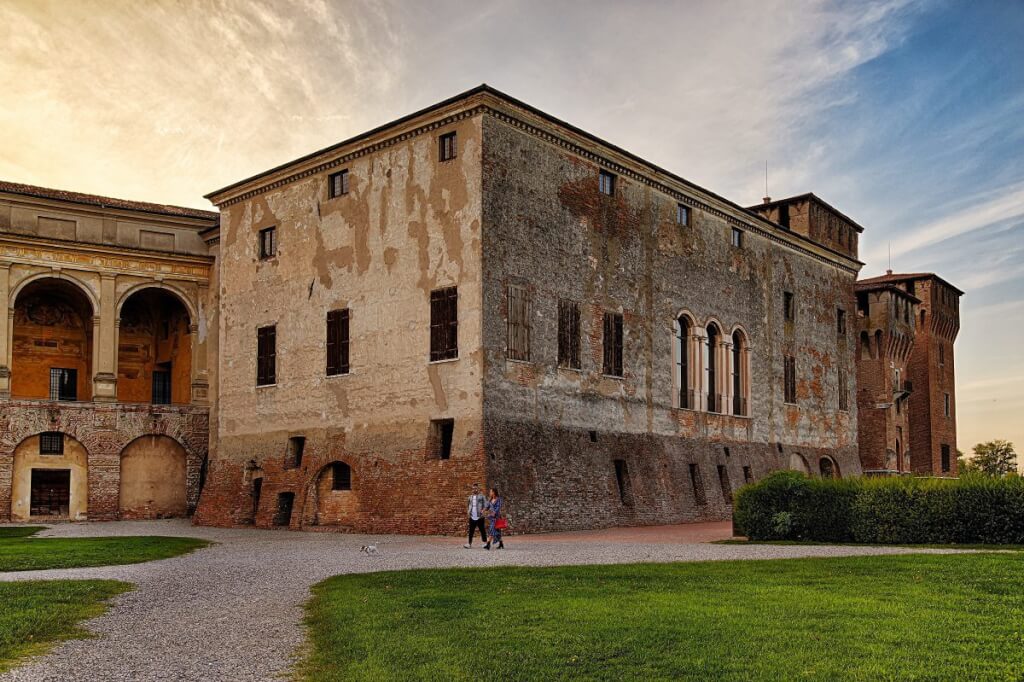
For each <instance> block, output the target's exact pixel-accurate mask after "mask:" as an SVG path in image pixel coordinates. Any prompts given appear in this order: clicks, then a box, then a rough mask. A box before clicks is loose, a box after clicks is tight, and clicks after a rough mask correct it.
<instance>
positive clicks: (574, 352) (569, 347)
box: [558, 301, 580, 369]
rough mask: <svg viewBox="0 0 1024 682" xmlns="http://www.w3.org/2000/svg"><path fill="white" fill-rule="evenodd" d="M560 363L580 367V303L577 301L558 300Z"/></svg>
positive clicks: (560, 364) (575, 367)
mask: <svg viewBox="0 0 1024 682" xmlns="http://www.w3.org/2000/svg"><path fill="white" fill-rule="evenodd" d="M558 364H559V366H561V367H570V368H572V369H579V368H580V305H579V303H576V302H575V301H559V302H558Z"/></svg>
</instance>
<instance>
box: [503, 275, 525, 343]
mask: <svg viewBox="0 0 1024 682" xmlns="http://www.w3.org/2000/svg"><path fill="white" fill-rule="evenodd" d="M530 312H531V311H530V292H529V291H527V290H526V289H525V288H523V287H519V286H515V285H511V286H509V287H508V309H507V311H506V313H507V315H506V316H507V323H506V340H505V344H506V346H507V353H508V358H509V359H510V360H529V359H530V331H531V330H530Z"/></svg>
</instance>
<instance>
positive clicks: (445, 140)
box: [438, 133, 457, 161]
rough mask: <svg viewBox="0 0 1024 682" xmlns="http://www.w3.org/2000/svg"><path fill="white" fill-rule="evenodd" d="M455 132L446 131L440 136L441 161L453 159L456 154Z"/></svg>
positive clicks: (439, 153) (439, 154)
mask: <svg viewBox="0 0 1024 682" xmlns="http://www.w3.org/2000/svg"><path fill="white" fill-rule="evenodd" d="M456 139H457V138H456V137H455V133H445V134H444V135H442V136H441V137H440V138H438V158H439V159H440V160H441V161H451V160H452V159H454V158H455V154H456V151H457V150H456Z"/></svg>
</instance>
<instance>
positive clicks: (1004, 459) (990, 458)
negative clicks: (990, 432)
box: [969, 440, 1017, 476]
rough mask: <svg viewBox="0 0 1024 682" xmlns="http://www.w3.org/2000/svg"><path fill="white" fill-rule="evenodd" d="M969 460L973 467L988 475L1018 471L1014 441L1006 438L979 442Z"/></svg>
mask: <svg viewBox="0 0 1024 682" xmlns="http://www.w3.org/2000/svg"><path fill="white" fill-rule="evenodd" d="M969 462H970V463H969V466H970V468H971V469H976V470H977V471H978V472H979V473H982V474H985V475H986V476H1004V475H1006V474H1009V473H1015V472H1016V471H1017V453H1016V452H1014V450H1013V443H1011V442H1009V441H1005V440H990V441H989V442H987V443H978V444H977V445H975V446H974V457H972V458H971V459H970V461H969Z"/></svg>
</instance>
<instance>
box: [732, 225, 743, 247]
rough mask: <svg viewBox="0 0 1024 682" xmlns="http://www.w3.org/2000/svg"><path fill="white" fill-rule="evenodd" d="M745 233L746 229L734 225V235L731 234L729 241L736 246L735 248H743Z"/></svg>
mask: <svg viewBox="0 0 1024 682" xmlns="http://www.w3.org/2000/svg"><path fill="white" fill-rule="evenodd" d="M743 235H744V231H743V230H741V229H740V228H738V227H733V228H732V236H731V238H730V242H729V243H730V244H731V245H732V248H734V249H742V248H743V240H744V237H743Z"/></svg>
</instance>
